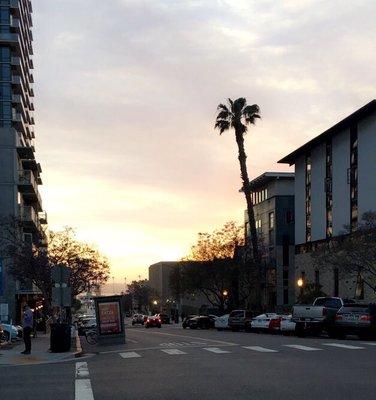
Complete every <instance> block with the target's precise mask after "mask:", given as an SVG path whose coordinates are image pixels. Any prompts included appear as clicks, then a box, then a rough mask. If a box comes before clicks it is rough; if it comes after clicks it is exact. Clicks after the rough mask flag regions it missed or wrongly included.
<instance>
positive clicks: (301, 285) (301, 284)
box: [296, 278, 304, 288]
mask: <svg viewBox="0 0 376 400" xmlns="http://www.w3.org/2000/svg"><path fill="white" fill-rule="evenodd" d="M296 283H297V285H298V286H299V287H300V288H302V287H303V285H304V281H303V278H299V279H298V281H297V282H296Z"/></svg>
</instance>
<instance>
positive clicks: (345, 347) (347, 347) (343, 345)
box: [323, 343, 364, 350]
mask: <svg viewBox="0 0 376 400" xmlns="http://www.w3.org/2000/svg"><path fill="white" fill-rule="evenodd" d="M323 345H324V346H331V347H338V348H340V349H348V350H361V349H364V347H360V346H352V345H350V344H341V343H323Z"/></svg>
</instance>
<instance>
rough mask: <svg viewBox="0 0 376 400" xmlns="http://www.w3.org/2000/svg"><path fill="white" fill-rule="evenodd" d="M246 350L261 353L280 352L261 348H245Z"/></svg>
mask: <svg viewBox="0 0 376 400" xmlns="http://www.w3.org/2000/svg"><path fill="white" fill-rule="evenodd" d="M243 348H244V349H248V350H254V351H259V352H260V353H278V350H272V349H267V348H266V347H261V346H243Z"/></svg>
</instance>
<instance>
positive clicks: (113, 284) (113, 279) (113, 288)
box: [112, 276, 115, 294]
mask: <svg viewBox="0 0 376 400" xmlns="http://www.w3.org/2000/svg"><path fill="white" fill-rule="evenodd" d="M112 294H115V277H114V276H113V277H112Z"/></svg>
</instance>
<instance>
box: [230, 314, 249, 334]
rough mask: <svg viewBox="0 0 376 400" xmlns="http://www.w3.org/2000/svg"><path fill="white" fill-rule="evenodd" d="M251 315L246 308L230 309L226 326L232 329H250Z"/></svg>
mask: <svg viewBox="0 0 376 400" xmlns="http://www.w3.org/2000/svg"><path fill="white" fill-rule="evenodd" d="M252 317H253V315H252V312H251V311H247V310H234V311H231V313H230V315H229V317H228V326H229V327H230V329H231V330H232V331H238V330H240V329H242V330H245V331H248V330H250V329H251V319H252Z"/></svg>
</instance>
